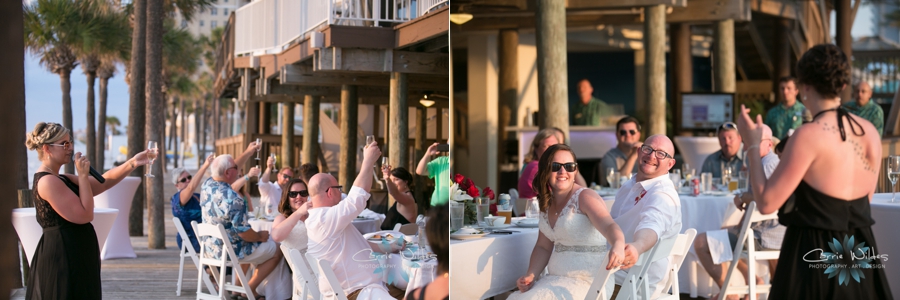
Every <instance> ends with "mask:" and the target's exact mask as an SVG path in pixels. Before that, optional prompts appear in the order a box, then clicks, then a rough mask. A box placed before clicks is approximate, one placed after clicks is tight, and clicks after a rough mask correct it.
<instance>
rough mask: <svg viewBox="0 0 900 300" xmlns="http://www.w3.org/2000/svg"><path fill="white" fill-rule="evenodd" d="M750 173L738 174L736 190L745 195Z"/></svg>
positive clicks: (748, 188)
mask: <svg viewBox="0 0 900 300" xmlns="http://www.w3.org/2000/svg"><path fill="white" fill-rule="evenodd" d="M749 181H750V172H747V171H740V172H738V189H739V190H741V193H746V192H747V191H749V190H750V185H749Z"/></svg>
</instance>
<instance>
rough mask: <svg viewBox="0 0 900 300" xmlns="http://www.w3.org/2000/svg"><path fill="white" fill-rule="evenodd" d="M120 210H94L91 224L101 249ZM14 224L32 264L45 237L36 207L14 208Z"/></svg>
mask: <svg viewBox="0 0 900 300" xmlns="http://www.w3.org/2000/svg"><path fill="white" fill-rule="evenodd" d="M118 214H119V210H118V209H115V208H97V207H95V208H94V220H93V221H91V224H92V225H93V226H94V231H95V232H96V233H97V245H98V246H100V247H101V248H102V247H103V244H104V243H106V237H107V235H108V234H109V231H110V229H111V228H112V226H113V223H114V221H115V220H116V215H118ZM12 224H13V227H14V228H15V229H16V233H17V234H18V235H19V240H20V241H21V242H22V247H23V248H25V256H26V257H27V258H28V262H29V263H31V257H32V256H33V255H34V250H35V249H37V245H38V242H39V241H40V240H41V236H43V235H44V229H43V228H41V225H40V224H38V222H37V218H36V212H35V209H34V207H28V208H14V209H13V212H12Z"/></svg>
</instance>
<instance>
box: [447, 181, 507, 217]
mask: <svg viewBox="0 0 900 300" xmlns="http://www.w3.org/2000/svg"><path fill="white" fill-rule="evenodd" d="M453 182H454V183H453V185H451V186H450V201H453V202H457V203H462V204H464V205H465V206H466V209H465V222H466V223H467V224H474V223H476V218H477V213H476V211H475V201H471V200H474V199H475V198H477V197H484V198H488V199H490V201H491V202H493V200H494V197H495V196H494V191H493V190H491V188H490V187H485V188H484V189H482V190H481V191H480V192H479V190H478V187H477V186H475V182H474V181H472V179H471V178H468V177H465V176H463V175H462V174H456V176H454V177H453ZM490 211H491V213H492V214H496V213H497V205H496V204H493V203H492V204H491V208H490Z"/></svg>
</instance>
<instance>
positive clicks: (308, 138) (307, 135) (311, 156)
mask: <svg viewBox="0 0 900 300" xmlns="http://www.w3.org/2000/svg"><path fill="white" fill-rule="evenodd" d="M318 149H319V96H311V95H305V96H303V150H301V153H302V157H301V159H300V164H315V163H316V160H317V159H318V154H319V150H318ZM298 166H299V164H298Z"/></svg>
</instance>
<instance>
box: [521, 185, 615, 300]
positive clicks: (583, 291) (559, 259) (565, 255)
mask: <svg viewBox="0 0 900 300" xmlns="http://www.w3.org/2000/svg"><path fill="white" fill-rule="evenodd" d="M585 190H587V191H590V190H589V189H587V188H582V189H580V190H578V191H576V192H575V193H574V195H572V197H571V198H569V200H568V202H567V203H566V206H565V207H564V208H563V210H562V212H561V213H560V215H559V218H558V219H557V220H556V225H555V227H551V226H550V222H549V219H548V217H547V213H543V212H542V213H541V217H540V221H539V225H538V226H539V228H540V231H541V233H543V234H544V236H546V237H547V238H548V239H550V241H552V242H553V251H552V252H551V254H550V261H549V262H548V263H547V274H545V275H543V276H541V277H540V278H539V279H538V280H537V281H536V282H535V283H534V285H533V286H532V287H531V289H530V290H528V292H525V293H520V292H518V291H517V292H514V293H513V294H512V295H510V296H509V298H507V299H511V300H512V299H584V296H585V295H587V292H588V289H589V288H590V287H591V283H592V282H593V281H594V274H595V273H596V272H597V271H598V270H600V268H605V267H606V266H602V265H600V263H601V261H602V260H603V257H604V256H605V255H607V245H606V238H604V237H603V235H601V234H600V232H599V231H597V229H596V228H594V225H592V224H591V221H590V220H589V219H588V217H587V216H586V215H584V213H582V212H581V210H580V209H579V208H578V196H579V195H580V194H581V192H582V191H585ZM613 286H614V282H613V280H610V281H609V282H607V284H606V291H607V295H609V294H612V290H613Z"/></svg>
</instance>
